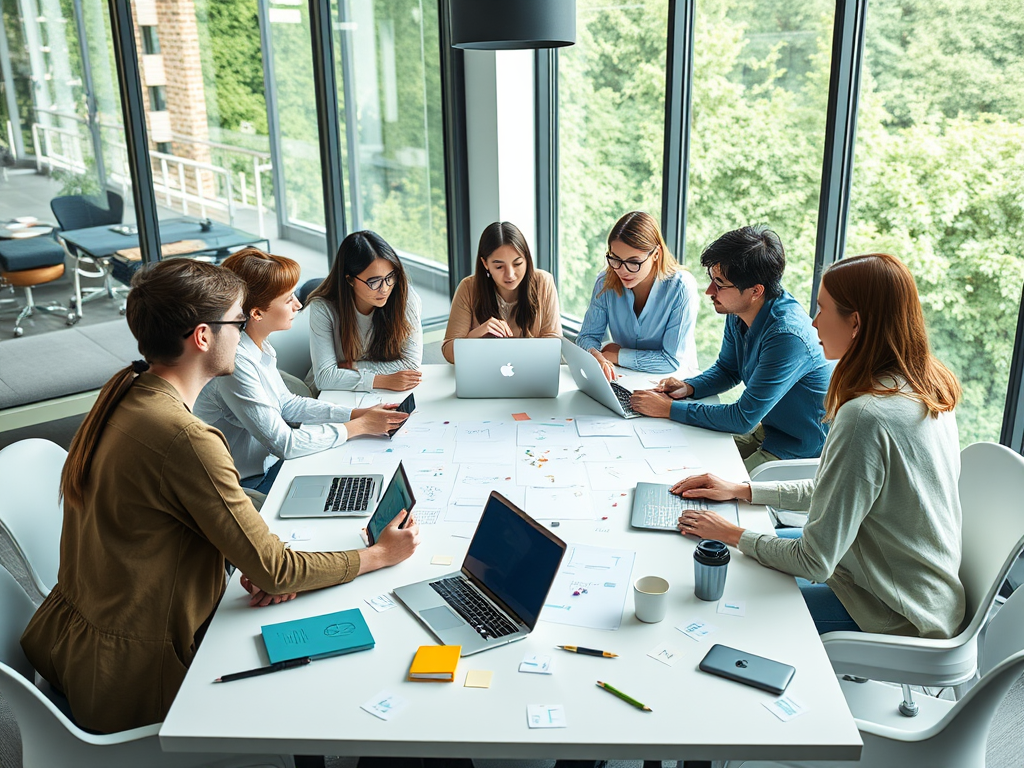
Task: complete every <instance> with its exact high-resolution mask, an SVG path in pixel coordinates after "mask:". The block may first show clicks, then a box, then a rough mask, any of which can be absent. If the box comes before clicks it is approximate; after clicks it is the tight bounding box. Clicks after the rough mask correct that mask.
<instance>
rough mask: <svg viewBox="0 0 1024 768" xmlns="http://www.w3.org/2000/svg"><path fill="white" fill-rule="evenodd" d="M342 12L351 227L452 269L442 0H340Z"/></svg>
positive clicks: (340, 52)
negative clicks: (444, 125) (444, 126)
mask: <svg viewBox="0 0 1024 768" xmlns="http://www.w3.org/2000/svg"><path fill="white" fill-rule="evenodd" d="M334 14H335V16H336V18H339V20H340V21H339V24H337V25H336V27H335V28H336V29H337V30H338V36H337V42H336V45H335V52H336V55H337V56H338V67H337V68H338V70H339V77H338V89H339V94H338V96H339V98H338V100H339V103H340V105H341V109H342V116H341V118H342V129H343V139H344V143H345V161H346V164H347V167H348V179H347V181H348V184H347V188H346V192H347V193H348V195H347V197H348V198H351V199H349V200H347V203H348V207H349V216H350V228H351V229H372V230H375V231H377V232H379V233H380V234H381V235H382V236H383V237H384V238H385V239H386V240H387V241H388V242H389V243H391V245H392V246H394V247H395V248H396V249H397V250H399V251H400V252H402V253H404V254H409V255H412V256H414V257H417V258H419V259H422V260H425V261H427V262H431V263H433V264H435V265H440V266H442V267H444V268H447V264H448V239H447V238H448V235H447V222H446V218H445V185H444V143H443V141H444V136H443V130H442V117H441V69H440V58H439V50H438V45H439V42H438V18H437V3H433V2H423V0H336V2H335V4H334ZM346 100H347V101H346Z"/></svg>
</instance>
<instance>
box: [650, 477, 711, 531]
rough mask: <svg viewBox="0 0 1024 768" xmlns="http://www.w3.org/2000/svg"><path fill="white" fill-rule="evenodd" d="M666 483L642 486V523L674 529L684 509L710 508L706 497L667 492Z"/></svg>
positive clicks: (652, 526)
mask: <svg viewBox="0 0 1024 768" xmlns="http://www.w3.org/2000/svg"><path fill="white" fill-rule="evenodd" d="M669 487H670V486H668V485H649V486H645V487H644V492H643V498H642V499H640V504H641V507H640V509H641V510H642V511H643V516H644V517H643V521H644V522H643V524H644V525H646V526H649V527H651V528H666V529H668V530H675V529H676V527H677V525H678V524H679V515H681V514H682V513H683V510H684V509H702V510H704V511H707V510H709V509H711V507H710V506H709V505H708V502H707V499H686V501H685V503H684V501H683V499H682V498H681V497H679V496H676V495H675V494H673V493H669Z"/></svg>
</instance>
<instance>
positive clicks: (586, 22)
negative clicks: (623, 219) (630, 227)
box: [558, 0, 668, 318]
mask: <svg viewBox="0 0 1024 768" xmlns="http://www.w3.org/2000/svg"><path fill="white" fill-rule="evenodd" d="M576 14H577V17H576V45H574V46H572V47H570V48H563V49H561V50H560V51H559V58H558V77H559V81H558V139H559V155H558V158H559V168H558V220H559V227H558V228H559V232H558V235H559V248H558V260H559V261H558V283H559V284H558V295H559V298H560V300H561V304H562V312H563V313H565V314H566V315H569V316H572V317H577V318H581V317H583V314H584V312H586V309H587V305H588V304H589V303H590V296H591V293H592V291H593V288H594V280H595V279H596V278H597V275H598V273H599V272H600V271H601V270H603V269H604V253H605V251H606V250H607V237H608V231H609V230H610V229H611V228H612V225H613V224H614V223H615V222H616V221H617V220H618V218H619V217H620V216H622V214H624V213H627V212H628V211H632V210H645V211H648V212H650V213H652V214H653V215H654V216H655V217H656V218H660V211H661V181H662V176H661V174H662V155H663V153H664V132H665V50H666V41H667V36H668V0H638V1H637V0H634V1H633V2H608V0H578V1H577V3H576Z"/></svg>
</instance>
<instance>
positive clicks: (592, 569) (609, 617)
mask: <svg viewBox="0 0 1024 768" xmlns="http://www.w3.org/2000/svg"><path fill="white" fill-rule="evenodd" d="M635 559H636V553H635V552H633V551H631V550H627V549H609V548H607V547H591V546H585V545H583V544H570V545H568V548H567V549H566V552H565V556H564V557H563V558H562V566H561V568H560V569H559V572H558V575H557V576H556V577H555V582H554V584H552V586H551V592H549V593H548V599H547V602H546V603H545V604H544V609H543V610H542V611H541V615H540V618H541V619H542V620H544V621H549V622H551V623H553V624H568V625H570V626H573V627H590V628H592V629H618V628H619V625H620V624H621V623H622V609H623V606H625V604H626V595H627V594H628V593H629V588H630V576H631V574H632V573H633V561H634V560H635Z"/></svg>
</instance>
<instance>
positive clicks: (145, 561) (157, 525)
mask: <svg viewBox="0 0 1024 768" xmlns="http://www.w3.org/2000/svg"><path fill="white" fill-rule="evenodd" d="M60 546H61V551H60V569H59V572H58V576H57V585H56V586H55V587H54V588H53V591H52V592H51V593H50V594H49V596H48V597H47V598H46V600H45V601H43V604H42V605H41V606H40V607H39V610H38V611H37V612H36V614H35V616H34V617H33V618H32V620H31V621H30V622H29V625H28V628H27V629H26V630H25V634H24V635H23V636H22V640H21V643H22V647H23V648H24V650H25V654H26V655H27V656H28V659H29V661H31V662H32V664H33V666H34V667H35V668H36V670H38V671H39V673H40V674H41V675H42V676H43V677H44V678H46V680H47V681H49V682H50V683H51V684H52V685H54V686H56V687H57V688H58V689H60V690H61V691H63V692H64V694H65V695H66V696H67V698H68V701H69V703H70V705H71V711H72V713H73V714H74V716H75V719H76V720H77V721H78V723H79V725H81V726H83V727H85V728H89V729H92V730H95V731H100V732H113V731H121V730H125V729H128V728H135V727H137V726H142V725H147V724H149V723H155V722H160V721H162V720H163V719H164V717H165V716H166V714H167V711H168V709H170V706H171V702H172V701H173V700H174V696H175V694H176V693H177V691H178V688H179V687H180V686H181V683H182V680H183V679H184V677H185V672H186V671H187V670H188V667H189V664H191V662H192V659H193V657H194V656H195V653H196V650H197V648H198V645H199V643H200V641H201V640H202V636H203V633H204V632H205V629H206V625H207V623H208V621H209V619H210V617H211V616H212V614H213V611H214V610H215V609H216V607H217V603H218V602H219V601H220V599H221V596H222V595H223V594H224V589H225V570H224V567H225V558H227V559H228V560H230V561H231V562H232V563H233V564H234V565H236V566H237V567H238V568H239V570H241V572H242V573H244V574H246V575H247V576H249V577H250V578H251V579H252V581H253V582H254V583H255V584H256V585H257V586H259V587H260V588H261V589H263V590H264V591H266V592H268V593H271V594H283V593H288V592H296V591H302V590H310V589H318V588H320V587H327V586H331V585H333V584H338V583H341V582H345V581H350V580H352V579H353V578H355V576H356V574H357V573H358V572H359V553H358V552H355V551H352V552H295V551H292V550H290V549H286V548H285V546H284V544H283V543H282V542H281V541H280V540H279V539H278V538H277V537H276V536H274V535H273V534H271V533H270V532H269V530H268V529H267V525H266V523H265V522H264V521H263V519H262V518H261V517H260V516H259V513H258V512H257V511H256V510H255V509H254V508H253V506H252V503H251V502H250V501H249V499H248V497H247V496H246V495H245V493H244V492H243V491H242V489H241V487H239V485H238V473H237V472H236V471H235V468H234V464H233V462H232V460H231V454H230V453H229V451H228V446H227V443H226V441H225V440H224V436H223V435H222V434H221V433H220V432H218V431H217V430H216V429H214V428H213V427H210V426H208V425H206V424H205V423H203V422H202V421H201V420H200V419H198V418H196V417H195V416H193V415H192V413H191V412H190V411H189V409H188V408H187V407H186V405H185V403H184V402H183V401H182V399H181V396H180V395H179V394H178V392H177V391H176V390H175V389H174V387H173V386H171V385H170V384H169V383H168V382H166V381H165V380H163V379H161V378H159V377H158V376H155V375H153V374H151V373H144V374H142V375H141V376H139V377H138V378H137V379H136V380H135V382H134V383H133V385H132V386H131V388H130V389H129V390H128V392H127V393H126V394H125V396H124V398H123V399H122V401H121V402H120V403H119V404H118V405H117V406H116V408H115V410H114V412H113V413H112V415H111V416H110V418H109V420H108V421H107V424H106V426H105V428H104V430H103V433H102V435H101V436H100V439H99V442H98V443H97V446H96V450H95V452H94V454H93V459H92V465H91V468H90V470H89V475H88V479H87V481H86V484H85V489H84V507H83V509H81V510H74V509H67V508H66V509H65V511H64V529H63V533H62V534H61V545H60Z"/></svg>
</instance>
